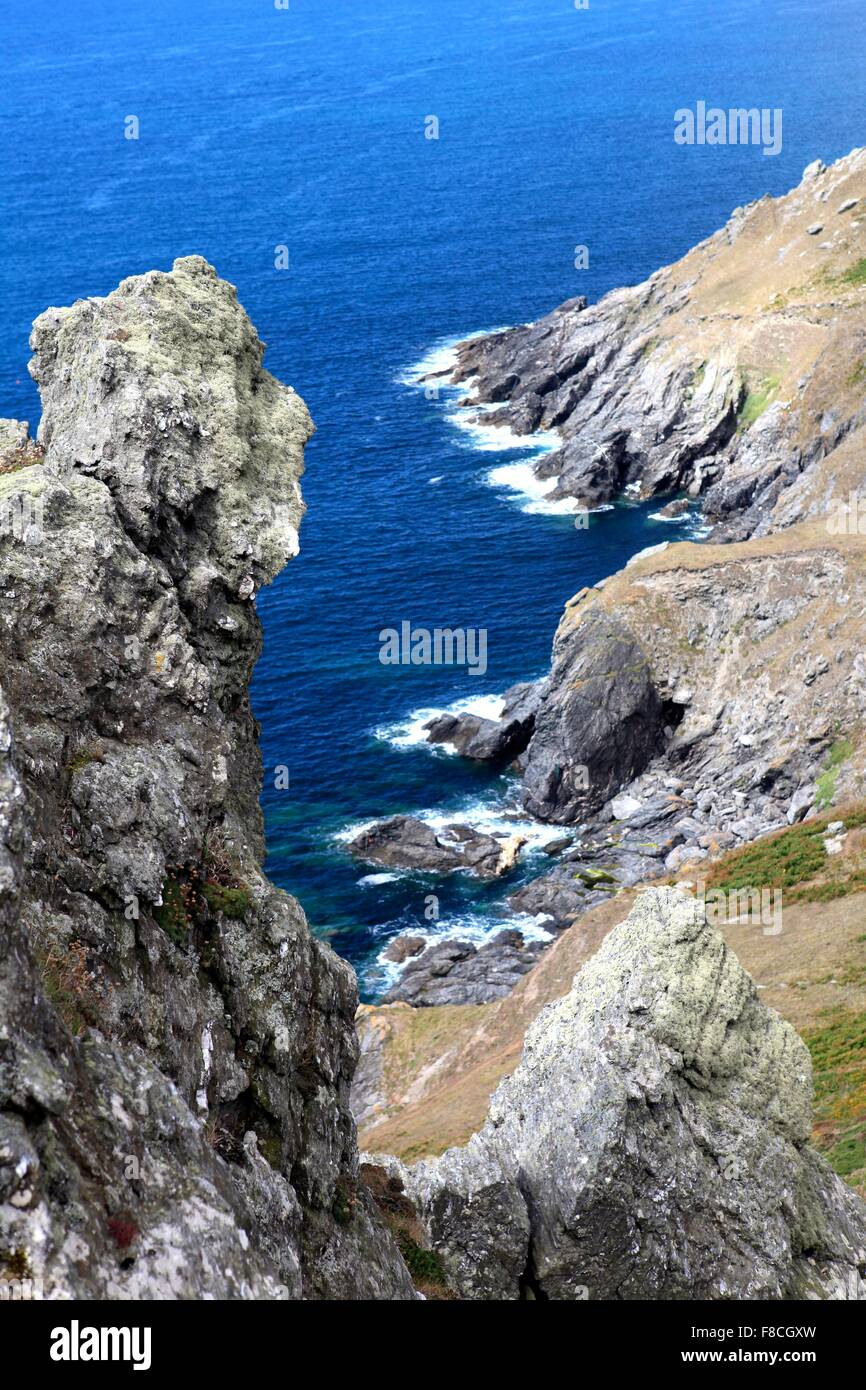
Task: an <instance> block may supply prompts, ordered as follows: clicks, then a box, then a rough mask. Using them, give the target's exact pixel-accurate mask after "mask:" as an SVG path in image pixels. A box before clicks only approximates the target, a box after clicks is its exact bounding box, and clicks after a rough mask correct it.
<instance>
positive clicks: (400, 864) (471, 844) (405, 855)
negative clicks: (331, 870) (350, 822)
mask: <svg viewBox="0 0 866 1390" xmlns="http://www.w3.org/2000/svg"><path fill="white" fill-rule="evenodd" d="M524 843H525V836H522V835H508V836H503V837H501V838H497V837H496V836H494V835H484V834H482V833H481V832H480V831H478V830H474V829H473V828H472V826H469V825H456V824H455V825H446V826H445V827H444V828H443V829H442V830H435V829H434V827H433V826H432V825H428V824H427V822H426V821H422V820H419V819H418V818H417V817H416V816H389V817H388V818H387V819H386V820H381V821H377V822H376V823H375V824H374V825H371V826H368V827H367V828H366V829H365V830H362V831H361V833H360V835H357V836H356V837H355V839H354V840H350V841H349V845H348V849H349V852H350V853H351V854H354V855H356V856H357V857H358V858H359V859H364V860H366V861H367V862H368V863H371V864H382V865H385V866H386V867H387V868H396V869H418V870H422V871H428V872H430V873H451V872H453V871H454V870H456V869H465V870H468V871H469V872H471V873H475V874H478V876H479V877H480V878H499V877H501V876H502V875H503V874H506V873H508V872H509V871H510V870H511V869H512V868H513V867H514V865H515V863H516V861H517V856H518V854H519V852H520V849H521V847H522V845H523V844H524Z"/></svg>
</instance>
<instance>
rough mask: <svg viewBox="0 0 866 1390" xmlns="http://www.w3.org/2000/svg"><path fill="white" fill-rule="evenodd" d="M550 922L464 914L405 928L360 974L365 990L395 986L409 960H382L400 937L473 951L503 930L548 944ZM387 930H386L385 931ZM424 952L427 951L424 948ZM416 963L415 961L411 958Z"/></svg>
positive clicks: (519, 916)
mask: <svg viewBox="0 0 866 1390" xmlns="http://www.w3.org/2000/svg"><path fill="white" fill-rule="evenodd" d="M550 920H551V918H550V917H549V916H547V915H546V914H545V913H539V914H538V915H537V916H532V915H530V914H529V913H527V912H515V913H511V914H508V913H504V914H503V915H502V916H496V917H485V916H483V914H481V913H476V912H466V913H460V914H455V915H454V916H450V917H443V918H441V919H440V920H439V921H438V922H436V923H435V924H431V925H430V926H417V927H416V926H407V927H404V928H403V930H402V931H399V932H396V933H395V934H394V935H393V936H389V937H388V939H387V941H386V942H385V944H384V945H383V947H382V949H381V951H380V952H379V954H378V956H377V957H376V960H375V962H374V963H373V964H371V965H369V966H368V967H367V969H366V970H365V971H364V972H363V978H364V982H365V984H366V985H367V986H368V988H373V989H376V990H386V989H389V988H390V987H391V985H393V984H395V983H396V982H397V980H398V979H399V978H400V976H401V975H402V973H403V971H404V970H405V968H406V966H407V965H408V964H409V960H405V961H401V962H400V963H398V962H396V961H392V960H386V959H385V951H386V950H387V949H388V947H389V946H390V945H391V943H392V942H393V941H397V940H399V939H400V937H401V936H420V937H423V938H424V940H425V942H426V943H427V945H428V946H429V945H433V944H434V943H435V942H437V941H445V940H451V941H458V940H459V941H468V942H470V943H471V944H472V945H473V946H475V947H476V948H477V947H479V946H483V945H484V943H485V942H487V941H490V940H492V938H493V937H494V936H496V934H497V932H501V931H504V930H506V929H508V930H512V929H515V928H516V929H517V931H519V932H522V933H523V938H524V940H525V941H550V940H552V938H553V936H554V933H553V932H552V931H551V930H550V929H549V927H548V926H547V925H546V924H547V923H548V922H550ZM386 930H387V927H386ZM425 949H426V948H425ZM410 959H415V957H410Z"/></svg>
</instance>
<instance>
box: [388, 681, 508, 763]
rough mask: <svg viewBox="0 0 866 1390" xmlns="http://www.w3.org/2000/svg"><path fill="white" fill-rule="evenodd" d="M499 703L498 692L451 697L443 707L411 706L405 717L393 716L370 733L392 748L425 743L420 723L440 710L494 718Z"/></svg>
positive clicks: (499, 710)
mask: <svg viewBox="0 0 866 1390" xmlns="http://www.w3.org/2000/svg"><path fill="white" fill-rule="evenodd" d="M503 707H504V706H503V700H502V696H501V695H478V696H476V698H475V699H474V700H466V699H463V700H455V701H454V703H453V704H451V705H446V706H444V708H443V707H442V706H439V707H438V708H436V707H434V706H429V707H428V706H424V708H422V709H414V710H413V711H412V713H411V714H410V715H409V716H408V718H406V719H401V720H397V721H396V722H395V723H394V724H383V725H381V726H380V727H379V728H377V729H374V730H373V737H374V738H378V739H381V740H382V742H383V743H390V744H391V746H392V748H417V747H419V746H421V745H425V744H427V732H426V729H425V727H424V726H425V725H426V724H429V723H430V720H431V719H437V718H438V717H439V715H441V714H477V715H478V716H479V717H480V718H482V719H498V718H499V716H500V715H501V714H502V710H503ZM427 746H428V747H429V748H430V749H431V751H432V750H433V749H435V748H439V749H442V750H444V751H445V752H453V751H454V749H453V747H452V745H451V744H449V743H440V744H429V745H427Z"/></svg>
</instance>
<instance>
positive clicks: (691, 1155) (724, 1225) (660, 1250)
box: [389, 889, 866, 1300]
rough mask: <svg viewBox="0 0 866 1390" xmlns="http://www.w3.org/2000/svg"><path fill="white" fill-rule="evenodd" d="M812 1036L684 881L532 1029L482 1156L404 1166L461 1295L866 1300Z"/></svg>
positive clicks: (452, 1153) (620, 930)
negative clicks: (764, 985)
mask: <svg viewBox="0 0 866 1390" xmlns="http://www.w3.org/2000/svg"><path fill="white" fill-rule="evenodd" d="M811 1102H812V1078H811V1061H810V1058H809V1054H808V1051H807V1049H806V1047H805V1044H804V1043H803V1042H802V1041H801V1040H800V1038H799V1037H798V1036H797V1034H796V1033H795V1032H794V1030H793V1029H792V1028H791V1026H790V1025H789V1024H788V1023H786V1022H784V1021H783V1020H782V1019H781V1018H780V1017H779V1016H778V1015H777V1014H775V1013H774V1012H773V1011H772V1010H770V1009H768V1008H767V1007H766V1006H765V1005H764V1004H763V1003H762V1002H761V999H760V997H759V995H758V993H757V991H756V988H755V985H754V983H753V982H752V980H751V978H750V977H749V976H748V975H747V974H746V972H745V971H744V970H743V968H742V967H741V966H740V964H739V962H738V961H737V959H736V957H735V956H734V955H733V954H732V952H731V951H729V950H728V948H727V946H726V945H725V942H724V940H723V939H722V937H721V935H720V934H719V933H718V932H717V931H716V930H715V929H714V928H713V927H711V926H709V925H708V924H707V922H706V920H705V918H704V915H703V912H702V910H701V909H700V907H699V906H698V904H697V903H696V902H695V901H694V900H693V899H691V898H690V897H688V896H686V895H684V894H682V893H680V892H678V891H676V890H674V889H652V890H649V891H647V892H645V893H644V894H643V895H642V896H641V897H640V898H639V899H638V901H637V903H636V904H635V906H634V908H633V909H632V911H631V913H630V915H629V916H628V918H627V919H626V920H625V921H623V922H622V923H621V924H620V925H619V926H617V927H615V928H614V930H613V931H612V932H611V933H610V935H609V936H608V937H607V938H606V939H605V941H604V943H603V944H602V946H601V948H600V949H599V951H598V952H597V954H596V955H595V956H594V957H593V958H592V959H591V960H590V961H589V962H588V963H587V964H586V965H585V966H584V967H583V969H582V970H580V971H579V973H578V974H577V975H576V977H575V979H574V983H573V985H572V988H571V991H570V992H569V993H568V994H567V995H566V996H565V997H564V998H562V999H561V1000H559V1001H558V1002H557V1003H554V1004H551V1005H549V1006H548V1007H547V1008H546V1009H544V1011H543V1012H542V1013H541V1014H540V1015H539V1017H538V1018H537V1019H536V1021H535V1022H534V1023H533V1024H532V1025H531V1027H530V1029H529V1032H528V1033H527V1035H526V1040H525V1045H524V1051H523V1057H522V1060H521V1061H520V1063H519V1065H518V1067H517V1068H516V1070H515V1071H514V1073H513V1075H511V1076H510V1077H507V1078H506V1079H505V1080H504V1081H503V1082H502V1084H501V1085H500V1086H499V1089H498V1090H497V1091H496V1093H495V1095H494V1097H493V1099H492V1101H491V1105H490V1111H489V1115H488V1119H487V1122H486V1123H485V1125H484V1127H483V1128H482V1129H481V1130H480V1132H479V1133H477V1134H476V1135H474V1136H473V1137H472V1139H470V1141H469V1143H468V1144H467V1145H466V1146H465V1147H464V1148H458V1149H451V1150H449V1151H448V1152H447V1153H445V1154H443V1155H442V1157H441V1158H438V1159H434V1160H429V1161H424V1162H420V1163H417V1164H415V1165H413V1166H412V1167H409V1168H404V1167H403V1165H402V1164H399V1163H398V1162H397V1161H396V1160H390V1161H389V1166H390V1168H391V1170H392V1171H394V1172H395V1173H397V1174H399V1176H401V1177H402V1179H403V1181H404V1183H405V1187H406V1191H407V1193H408V1195H409V1196H410V1197H411V1198H412V1200H413V1201H414V1202H415V1204H416V1206H417V1207H418V1210H419V1212H420V1213H421V1215H422V1219H423V1221H424V1223H425V1226H426V1229H427V1231H428V1234H429V1236H430V1238H431V1241H432V1244H433V1247H434V1249H436V1250H437V1251H438V1252H439V1254H440V1255H441V1257H442V1259H443V1262H444V1265H445V1268H446V1270H447V1272H448V1275H449V1278H450V1279H451V1281H452V1282H453V1284H454V1286H455V1287H456V1288H458V1289H459V1291H460V1293H461V1294H462V1295H463V1297H467V1298H481V1299H518V1298H521V1297H524V1296H525V1297H529V1296H534V1297H536V1298H549V1299H576V1298H584V1297H588V1298H589V1299H593V1300H595V1299H787V1298H792V1299H797V1298H846V1297H848V1298H850V1297H861V1298H862V1297H864V1296H866V1283H864V1281H863V1280H862V1278H861V1277H860V1275H861V1272H862V1269H863V1265H864V1261H866V1204H864V1203H863V1202H862V1201H861V1200H860V1199H859V1198H858V1197H857V1196H856V1195H855V1193H854V1192H853V1191H851V1189H849V1188H848V1187H846V1186H845V1184H844V1183H843V1182H842V1180H841V1179H840V1178H838V1177H837V1176H836V1175H835V1174H834V1173H833V1171H832V1169H831V1168H830V1167H829V1165H828V1164H827V1162H826V1161H825V1160H824V1159H823V1158H822V1157H821V1156H820V1155H819V1154H818V1153H817V1152H816V1151H815V1150H814V1149H813V1148H811V1146H810V1143H809V1134H810V1127H811Z"/></svg>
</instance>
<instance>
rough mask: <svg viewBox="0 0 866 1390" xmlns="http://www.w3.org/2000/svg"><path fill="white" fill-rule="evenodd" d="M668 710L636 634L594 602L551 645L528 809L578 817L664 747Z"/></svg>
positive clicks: (530, 765)
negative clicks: (570, 636)
mask: <svg viewBox="0 0 866 1390" xmlns="http://www.w3.org/2000/svg"><path fill="white" fill-rule="evenodd" d="M664 728H665V712H664V710H663V707H662V701H661V700H660V698H659V694H658V690H657V689H656V686H655V684H654V682H653V679H652V674H651V671H650V667H649V663H648V661H647V659H646V655H645V654H644V651H643V648H642V647H641V643H640V640H639V638H638V637H637V635H636V634H635V633H634V632H633V630H632V629H631V628H630V627H629V626H628V624H627V622H624V621H623V619H622V618H621V617H620V615H619V614H618V613H609V612H605V611H604V610H603V609H602V608H596V609H594V610H592V611H591V612H589V613H588V614H587V615H586V618H585V621H584V622H583V623H582V624H581V627H580V634H579V637H578V639H577V640H572V641H563V642H557V643H555V644H554V650H553V664H552V669H551V674H550V679H549V681H547V682H546V684H545V688H544V693H543V696H542V699H541V702H540V704H539V709H538V714H537V716H536V720H535V730H534V732H533V734H532V738H531V740H530V744H529V752H528V755H527V761H526V771H525V773H524V777H523V798H524V804H525V805H526V808H527V810H528V811H531V812H532V814H533V815H536V816H539V817H540V818H541V819H542V820H552V821H557V822H564V823H573V822H575V821H580V820H583V819H584V818H585V816H586V815H587V814H588V813H589V812H591V811H597V810H599V809H600V808H601V807H602V806H603V805H604V803H605V802H606V801H607V800H608V799H609V798H610V797H611V796H612V795H613V793H614V792H616V791H617V790H618V789H619V788H620V787H621V786H622V785H623V783H624V782H629V781H631V779H632V777H634V776H635V775H636V774H637V773H639V772H642V771H643V769H644V767H645V766H646V765H647V763H648V762H649V761H650V759H651V758H652V757H653V755H654V754H655V753H657V752H658V751H659V750H660V749H661V748H662V747H663V746H664Z"/></svg>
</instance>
